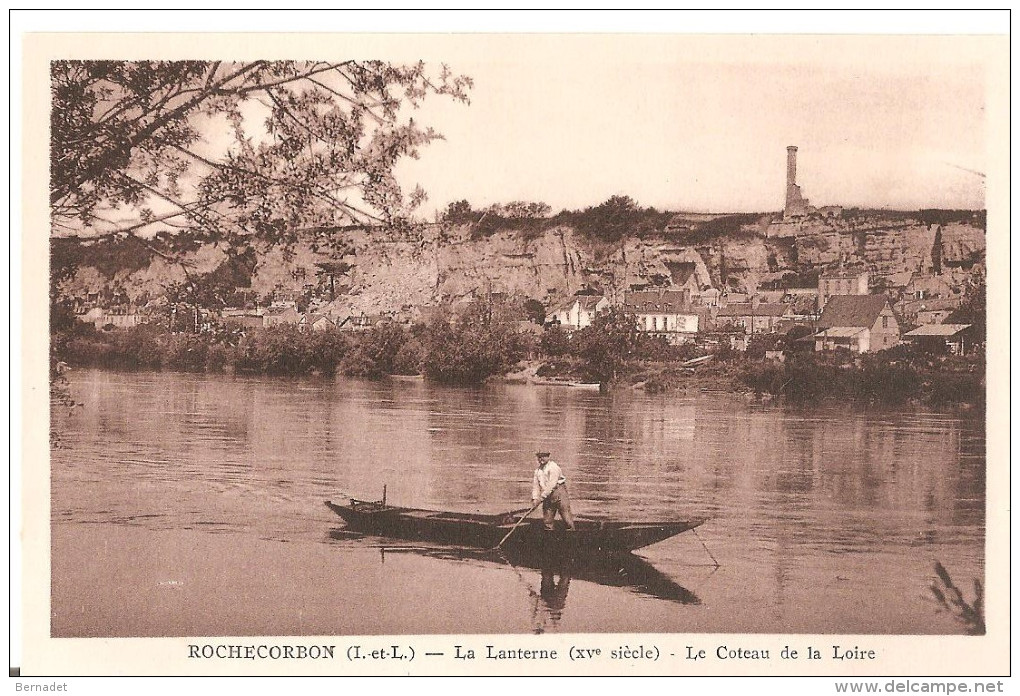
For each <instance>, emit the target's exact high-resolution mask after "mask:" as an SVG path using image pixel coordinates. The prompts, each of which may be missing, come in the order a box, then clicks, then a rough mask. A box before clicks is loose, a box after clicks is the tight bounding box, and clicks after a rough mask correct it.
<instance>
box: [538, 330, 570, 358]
mask: <svg viewBox="0 0 1020 696" xmlns="http://www.w3.org/2000/svg"><path fill="white" fill-rule="evenodd" d="M538 347H539V349H540V350H541V351H542V353H544V354H545V355H548V356H550V357H553V358H559V357H561V356H564V355H567V354H568V353H570V349H571V344H570V335H569V334H568V333H567V332H566V330H564V328H563V327H562V326H559V325H555V326H550V327H549V328H547V329H546V330H545V331H543V332H542V337H541V338H540V339H539V341H538Z"/></svg>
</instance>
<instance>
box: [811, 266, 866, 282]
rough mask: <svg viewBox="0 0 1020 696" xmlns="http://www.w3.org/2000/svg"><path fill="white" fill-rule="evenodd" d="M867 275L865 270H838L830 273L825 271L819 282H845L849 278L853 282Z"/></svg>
mask: <svg viewBox="0 0 1020 696" xmlns="http://www.w3.org/2000/svg"><path fill="white" fill-rule="evenodd" d="M865 273H867V271H866V270H864V269H863V268H847V269H843V268H836V269H832V270H829V271H824V272H823V273H822V274H821V275H819V276H818V278H819V280H845V279H847V278H849V279H851V280H857V279H858V278H860V277H861V276H862V275H864V274H865Z"/></svg>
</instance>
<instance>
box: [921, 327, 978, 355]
mask: <svg viewBox="0 0 1020 696" xmlns="http://www.w3.org/2000/svg"><path fill="white" fill-rule="evenodd" d="M903 338H904V340H907V341H910V343H912V344H914V345H917V346H922V347H932V348H942V347H944V346H947V347H948V348H949V350H950V351H951V352H952V353H954V354H955V355H966V354H968V353H970V352H971V351H972V350H973V348H974V346H975V345H977V344H979V343H980V342H981V337H980V336H978V335H977V331H976V330H975V329H974V327H973V326H972V325H970V324H926V325H925V326H920V327H918V328H916V329H914V330H913V331H908V332H907V333H905V334H903Z"/></svg>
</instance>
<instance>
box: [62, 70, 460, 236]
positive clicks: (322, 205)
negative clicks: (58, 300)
mask: <svg viewBox="0 0 1020 696" xmlns="http://www.w3.org/2000/svg"><path fill="white" fill-rule="evenodd" d="M51 83H52V109H51V122H50V125H51V146H50V147H51V150H50V158H51V179H50V205H51V220H52V223H53V225H54V227H55V228H58V229H60V228H67V229H78V228H80V226H81V225H83V224H84V225H89V224H93V223H95V222H97V221H99V220H100V219H101V217H102V215H103V214H104V212H105V211H109V210H111V209H116V210H123V209H128V210H130V211H132V212H133V213H135V215H136V216H137V222H136V223H134V224H131V225H129V226H127V227H126V228H123V229H124V230H126V231H129V232H131V231H135V230H137V229H141V228H144V227H149V226H151V225H154V224H156V223H162V224H163V225H166V226H177V227H185V228H192V229H200V230H203V231H205V232H206V233H207V234H209V235H212V236H214V237H216V238H231V237H237V236H245V237H247V236H255V237H257V238H260V239H265V240H268V241H270V242H272V243H278V242H281V241H287V239H288V237H290V236H291V235H293V234H295V232H296V230H298V229H300V228H306V227H318V226H328V225H340V224H352V223H353V224H365V223H369V222H372V223H398V222H400V221H401V220H402V219H404V218H405V217H406V215H407V214H408V211H409V210H410V208H411V207H413V205H414V204H416V203H417V202H418V201H420V200H421V198H422V197H423V194H422V192H421V191H420V190H416V191H414V192H413V193H412V194H411V195H410V196H409V197H407V198H405V196H404V194H403V192H402V190H401V187H400V186H399V185H398V183H397V181H396V179H395V177H394V175H393V168H394V166H395V165H396V163H397V162H398V161H399V160H400V159H401V158H403V157H417V156H418V153H419V149H420V148H421V147H422V146H423V145H426V144H428V143H430V142H432V141H433V140H435V139H437V138H440V137H441V136H440V135H439V134H438V133H437V132H436V131H434V130H433V129H432V128H430V127H428V126H422V125H420V124H418V123H416V122H415V121H414V119H413V118H412V117H410V116H409V114H408V111H409V110H413V109H414V108H416V107H418V106H419V105H420V103H421V102H422V100H423V99H425V98H426V97H428V96H429V95H445V96H449V97H452V98H454V99H459V100H463V101H466V100H467V90H468V89H469V88H470V86H471V80H470V78H468V77H464V76H458V75H454V74H453V73H451V72H450V70H449V69H448V68H447V67H446V66H442V67H441V68H440V69H439V70H438V71H429V70H427V69H426V66H425V65H424V64H423V63H416V64H413V65H393V64H390V63H385V62H381V61H345V62H340V63H335V62H303V61H275V62H274V61H254V62H244V63H229V62H219V61H80V60H64V61H54V62H53V63H52V64H51ZM253 122H254V123H253ZM217 129H218V130H217ZM218 132H222V134H223V137H222V138H220V139H219V141H218V140H217V138H216V137H215V134H216V133H218ZM210 134H212V135H210ZM220 141H222V142H220ZM119 217H124V216H123V215H120V216H119Z"/></svg>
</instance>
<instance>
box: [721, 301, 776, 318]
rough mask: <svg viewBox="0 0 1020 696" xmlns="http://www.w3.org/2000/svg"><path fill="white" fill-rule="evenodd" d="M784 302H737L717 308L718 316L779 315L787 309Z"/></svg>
mask: <svg viewBox="0 0 1020 696" xmlns="http://www.w3.org/2000/svg"><path fill="white" fill-rule="evenodd" d="M789 309H790V308H789V307H788V306H787V305H784V304H778V303H777V304H769V303H764V302H763V303H762V304H759V305H752V304H751V303H750V302H737V303H735V304H728V305H726V306H725V307H720V308H719V313H718V314H717V315H716V316H719V317H781V316H783V315H784V314H786V313H787V312H788V311H789Z"/></svg>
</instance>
